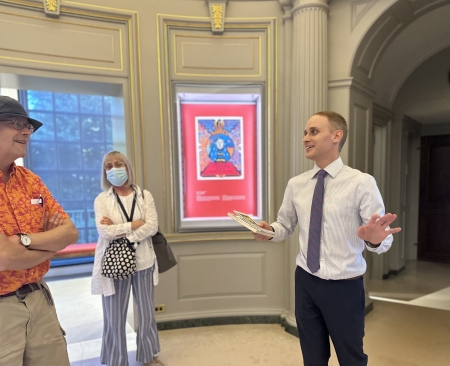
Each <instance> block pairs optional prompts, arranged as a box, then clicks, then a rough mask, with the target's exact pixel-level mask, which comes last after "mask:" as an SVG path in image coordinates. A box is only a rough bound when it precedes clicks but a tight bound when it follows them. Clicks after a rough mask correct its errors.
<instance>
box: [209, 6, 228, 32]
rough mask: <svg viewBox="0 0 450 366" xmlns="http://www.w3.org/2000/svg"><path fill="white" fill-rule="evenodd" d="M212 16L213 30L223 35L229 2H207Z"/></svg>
mask: <svg viewBox="0 0 450 366" xmlns="http://www.w3.org/2000/svg"><path fill="white" fill-rule="evenodd" d="M207 1H208V5H209V13H210V16H211V30H212V32H213V33H215V34H222V33H223V30H224V26H225V5H226V3H227V1H228V0H207Z"/></svg>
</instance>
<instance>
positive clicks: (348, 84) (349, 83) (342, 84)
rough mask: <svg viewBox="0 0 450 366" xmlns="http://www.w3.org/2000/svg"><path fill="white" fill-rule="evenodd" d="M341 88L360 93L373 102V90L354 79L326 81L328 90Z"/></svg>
mask: <svg viewBox="0 0 450 366" xmlns="http://www.w3.org/2000/svg"><path fill="white" fill-rule="evenodd" d="M341 88H350V89H351V90H354V91H356V92H358V93H361V94H363V95H364V96H366V97H367V98H369V99H371V100H373V99H374V98H375V96H376V91H375V90H373V89H372V88H371V87H370V86H368V85H366V84H365V83H363V82H361V81H359V80H357V79H355V78H347V79H339V80H329V81H328V89H341Z"/></svg>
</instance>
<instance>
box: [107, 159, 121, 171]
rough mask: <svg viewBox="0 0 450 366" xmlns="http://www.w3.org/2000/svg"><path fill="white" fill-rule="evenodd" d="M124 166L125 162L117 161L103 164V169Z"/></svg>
mask: <svg viewBox="0 0 450 366" xmlns="http://www.w3.org/2000/svg"><path fill="white" fill-rule="evenodd" d="M124 166H125V162H123V161H117V162H115V163H114V164H107V165H105V170H111V169H112V168H123V167H124Z"/></svg>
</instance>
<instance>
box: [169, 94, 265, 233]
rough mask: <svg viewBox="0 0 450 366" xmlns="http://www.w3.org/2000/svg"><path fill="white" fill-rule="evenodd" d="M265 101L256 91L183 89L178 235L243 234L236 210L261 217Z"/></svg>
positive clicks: (179, 117)
mask: <svg viewBox="0 0 450 366" xmlns="http://www.w3.org/2000/svg"><path fill="white" fill-rule="evenodd" d="M180 89H181V90H180ZM186 89H187V90H188V91H189V92H186V91H185V90H186ZM192 89H194V90H192ZM199 89H200V90H199ZM205 89H206V90H205ZM206 91H210V93H206ZM261 99H262V98H261V88H260V87H254V86H253V87H248V86H247V87H228V88H227V89H226V90H223V89H221V90H220V92H217V89H215V88H212V87H209V88H208V87H205V88H201V87H198V86H196V87H192V88H189V87H188V86H182V87H181V86H178V92H177V131H178V133H177V135H178V136H177V144H176V146H177V149H178V162H179V164H178V165H179V169H178V195H177V197H178V203H179V204H178V205H177V210H178V211H179V213H178V220H177V224H178V229H179V231H203V230H205V231H206V230H214V231H217V230H219V231H220V230H223V229H225V230H231V229H233V230H241V229H242V227H241V226H240V225H239V224H237V223H236V222H234V221H233V220H232V219H231V218H229V217H228V215H227V214H228V212H232V211H233V210H237V211H240V212H245V213H247V214H249V215H250V216H252V217H254V218H256V219H260V218H261V216H262V215H261V214H262V209H263V207H262V203H261V197H262V184H261V177H262V172H261V166H262V161H261V159H262V154H261V140H262V139H261Z"/></svg>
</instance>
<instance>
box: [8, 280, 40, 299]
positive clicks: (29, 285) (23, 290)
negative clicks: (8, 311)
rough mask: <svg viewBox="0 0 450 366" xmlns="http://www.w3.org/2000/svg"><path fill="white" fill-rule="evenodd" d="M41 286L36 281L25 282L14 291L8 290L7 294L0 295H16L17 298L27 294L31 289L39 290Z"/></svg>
mask: <svg viewBox="0 0 450 366" xmlns="http://www.w3.org/2000/svg"><path fill="white" fill-rule="evenodd" d="M40 289H41V286H40V285H39V284H37V283H27V284H25V285H22V287H19V288H18V289H17V290H16V291H13V292H8V293H7V294H3V295H0V297H8V296H13V295H16V296H17V297H18V298H23V297H24V296H25V295H26V294H29V293H31V292H33V291H36V290H40Z"/></svg>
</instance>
